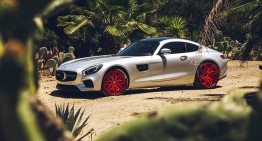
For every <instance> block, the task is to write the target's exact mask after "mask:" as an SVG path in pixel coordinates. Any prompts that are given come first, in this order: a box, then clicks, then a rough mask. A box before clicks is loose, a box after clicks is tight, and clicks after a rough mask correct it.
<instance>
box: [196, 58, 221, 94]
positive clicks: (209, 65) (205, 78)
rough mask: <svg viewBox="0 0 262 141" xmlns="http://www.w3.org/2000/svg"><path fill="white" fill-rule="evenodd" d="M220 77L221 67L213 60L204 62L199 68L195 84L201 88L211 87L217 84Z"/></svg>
mask: <svg viewBox="0 0 262 141" xmlns="http://www.w3.org/2000/svg"><path fill="white" fill-rule="evenodd" d="M218 79H219V69H218V67H217V65H216V64H215V63H213V62H211V61H206V62H203V63H202V64H201V65H200V66H199V67H198V70H197V74H196V80H195V85H196V86H197V87H199V88H206V89H210V88H213V87H215V86H216V84H217V82H218Z"/></svg>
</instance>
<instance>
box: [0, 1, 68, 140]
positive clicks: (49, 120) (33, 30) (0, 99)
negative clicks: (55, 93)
mask: <svg viewBox="0 0 262 141" xmlns="http://www.w3.org/2000/svg"><path fill="white" fill-rule="evenodd" d="M68 2H69V1H68V0H56V1H54V0H53V1H52V0H38V1H35V0H0V74H1V76H0V111H1V114H0V140H1V141H44V140H48V141H52V140H54V141H56V140H65V141H70V140H73V138H72V137H71V135H70V133H69V132H68V131H67V130H66V128H65V126H64V125H63V124H62V121H61V120H57V119H56V118H55V116H53V115H52V114H50V112H49V111H48V110H47V108H45V106H44V105H43V104H42V103H41V101H39V100H38V99H37V97H36V95H35V94H36V93H37V87H38V86H37V83H38V80H37V71H36V67H35V66H36V65H35V64H34V63H35V62H34V60H35V59H34V58H33V52H34V50H35V49H34V47H35V46H36V45H35V43H36V42H35V41H36V37H37V35H38V34H37V33H38V32H39V31H40V30H41V29H43V27H42V25H43V24H42V20H43V19H44V17H45V16H47V15H48V14H52V13H53V12H54V11H58V10H59V9H60V7H61V5H64V4H66V3H68ZM64 6H65V5H64ZM58 7H59V8H58ZM62 7H63V6H62Z"/></svg>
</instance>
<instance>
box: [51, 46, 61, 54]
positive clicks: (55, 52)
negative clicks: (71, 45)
mask: <svg viewBox="0 0 262 141" xmlns="http://www.w3.org/2000/svg"><path fill="white" fill-rule="evenodd" d="M52 54H53V55H58V54H59V49H58V48H57V47H54V48H53V53H52Z"/></svg>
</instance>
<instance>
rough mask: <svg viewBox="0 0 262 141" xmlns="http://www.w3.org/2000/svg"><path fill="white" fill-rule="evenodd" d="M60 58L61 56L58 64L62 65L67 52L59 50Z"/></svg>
mask: <svg viewBox="0 0 262 141" xmlns="http://www.w3.org/2000/svg"><path fill="white" fill-rule="evenodd" d="M58 58H59V63H58V64H59V65H61V64H62V63H63V62H64V58H65V53H64V52H59V54H58Z"/></svg>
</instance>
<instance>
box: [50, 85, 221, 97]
mask: <svg viewBox="0 0 262 141" xmlns="http://www.w3.org/2000/svg"><path fill="white" fill-rule="evenodd" d="M216 88H221V86H216V87H215V88H213V89H216ZM186 90H196V91H199V90H201V89H197V88H196V87H194V86H176V87H157V88H141V89H132V90H127V91H126V92H125V94H124V95H123V96H128V95H133V94H143V93H152V92H165V91H186ZM50 95H51V96H54V97H61V98H73V99H99V98H103V97H105V96H104V95H103V94H101V93H99V92H78V91H62V90H55V91H52V92H51V94H50ZM218 95H222V94H213V95H208V94H206V96H218Z"/></svg>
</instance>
